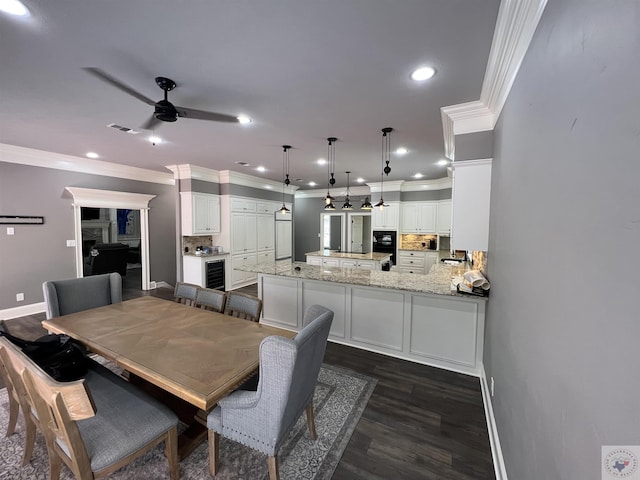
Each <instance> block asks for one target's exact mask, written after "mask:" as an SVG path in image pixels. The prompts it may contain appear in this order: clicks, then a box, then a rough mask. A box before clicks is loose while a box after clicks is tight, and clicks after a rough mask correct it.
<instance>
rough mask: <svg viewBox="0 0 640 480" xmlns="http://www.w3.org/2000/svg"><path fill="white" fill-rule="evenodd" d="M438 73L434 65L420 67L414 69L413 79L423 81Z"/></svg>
mask: <svg viewBox="0 0 640 480" xmlns="http://www.w3.org/2000/svg"><path fill="white" fill-rule="evenodd" d="M435 74H436V70H435V68H433V67H420V68H417V69H415V70H414V71H413V73H412V74H411V79H412V80H415V81H416V82H422V81H424V80H429V79H430V78H431V77H433V76H434V75H435Z"/></svg>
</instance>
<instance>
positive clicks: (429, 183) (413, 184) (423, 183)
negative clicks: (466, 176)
mask: <svg viewBox="0 0 640 480" xmlns="http://www.w3.org/2000/svg"><path fill="white" fill-rule="evenodd" d="M452 185H453V182H452V181H451V179H450V178H448V177H443V178H437V179H435V180H415V181H413V180H412V181H410V182H404V183H403V184H402V189H401V191H402V192H423V191H425V190H445V189H447V188H451V187H452ZM385 190H386V188H385Z"/></svg>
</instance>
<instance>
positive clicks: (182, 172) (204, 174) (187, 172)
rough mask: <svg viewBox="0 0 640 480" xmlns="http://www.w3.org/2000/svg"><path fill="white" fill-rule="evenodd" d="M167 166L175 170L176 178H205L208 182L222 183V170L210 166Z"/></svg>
mask: <svg viewBox="0 0 640 480" xmlns="http://www.w3.org/2000/svg"><path fill="white" fill-rule="evenodd" d="M165 168H167V169H169V170H171V171H172V172H173V176H174V178H175V179H176V180H178V179H179V180H185V179H190V178H192V179H195V180H204V181H206V182H214V183H220V172H218V171H217V170H212V169H210V168H205V167H199V166H197V165H190V164H186V163H185V164H181V165H167V166H166V167H165Z"/></svg>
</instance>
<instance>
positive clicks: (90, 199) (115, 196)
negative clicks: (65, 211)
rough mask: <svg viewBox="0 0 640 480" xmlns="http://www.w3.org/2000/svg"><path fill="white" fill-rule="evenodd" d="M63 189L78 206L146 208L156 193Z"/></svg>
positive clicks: (78, 188)
mask: <svg viewBox="0 0 640 480" xmlns="http://www.w3.org/2000/svg"><path fill="white" fill-rule="evenodd" d="M65 190H66V191H67V192H69V193H70V194H71V195H72V196H73V204H74V205H76V206H78V207H95V208H121V209H124V208H130V209H132V210H146V209H148V208H149V202H150V201H151V200H152V199H153V198H155V197H156V195H147V194H143V193H130V192H115V191H113V190H97V189H95V188H80V187H65Z"/></svg>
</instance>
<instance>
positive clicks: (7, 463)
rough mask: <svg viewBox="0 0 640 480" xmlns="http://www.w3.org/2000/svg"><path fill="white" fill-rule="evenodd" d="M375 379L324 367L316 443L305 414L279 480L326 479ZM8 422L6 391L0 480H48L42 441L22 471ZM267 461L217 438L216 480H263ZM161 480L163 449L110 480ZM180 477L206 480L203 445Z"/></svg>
mask: <svg viewBox="0 0 640 480" xmlns="http://www.w3.org/2000/svg"><path fill="white" fill-rule="evenodd" d="M375 385H376V380H375V379H373V378H371V377H367V376H365V375H361V374H359V373H356V372H354V371H351V370H347V369H344V368H339V367H334V366H330V365H326V364H325V365H323V366H322V369H321V370H320V375H319V377H318V385H317V387H316V392H315V395H314V397H313V406H314V411H315V418H316V430H317V432H318V440H317V441H315V442H314V441H313V440H311V438H310V437H309V432H308V430H307V425H306V416H305V415H304V414H303V415H302V416H301V417H300V419H299V420H298V422H297V423H296V425H295V427H294V428H293V430H292V431H291V433H290V435H289V436H288V438H287V440H286V441H285V443H284V444H283V446H282V448H281V450H280V455H279V459H280V478H281V479H282V480H299V479H307V480H328V479H330V478H331V476H332V474H333V472H334V470H335V468H336V466H337V465H338V462H339V461H340V457H341V456H342V453H343V452H344V450H345V448H346V446H347V444H348V443H349V439H350V438H351V434H352V433H353V431H354V429H355V427H356V424H357V423H358V420H359V419H360V416H361V415H362V412H363V411H364V409H365V407H366V405H367V402H368V401H369V397H370V396H371V393H372V392H373V389H374V388H375ZM8 421H9V404H8V400H7V390H6V388H3V389H2V390H0V479H2V480H8V479H11V480H34V479H43V480H45V479H46V478H47V477H48V457H47V450H46V446H45V443H44V438H43V437H42V435H41V434H40V433H38V435H37V437H36V445H35V449H34V453H33V457H32V460H31V463H30V464H28V465H27V466H25V467H21V466H20V465H21V460H22V452H23V448H24V424H23V420H22V413H21V414H20V420H19V421H18V426H17V428H16V432H15V433H14V434H13V435H12V436H10V437H5V434H6V430H7V423H8ZM268 477H269V474H268V471H267V461H266V457H265V456H264V455H262V454H260V453H258V452H256V451H254V450H251V449H250V448H248V447H245V446H243V445H240V444H238V443H235V442H233V441H231V440H227V439H225V438H221V441H220V472H219V473H218V475H216V480H249V479H250V480H254V479H255V480H267V479H268ZM61 478H62V479H63V480H71V479H73V478H74V476H73V474H72V473H71V471H70V470H68V469H67V468H66V466H65V467H63V469H62V475H61ZM134 478H135V479H154V480H155V479H165V478H169V471H168V467H167V460H166V458H165V457H164V452H163V445H160V446H158V447H156V448H155V449H154V450H152V451H151V452H149V453H147V454H146V455H144V456H142V457H140V458H139V459H137V460H136V461H134V462H133V463H131V464H130V465H128V466H127V467H124V468H122V469H120V470H118V471H117V472H115V473H114V474H113V475H111V476H109V479H114V480H124V479H134ZM180 478H181V479H185V480H190V479H191V480H204V479H210V478H211V476H210V474H209V458H208V450H207V443H206V442H204V443H203V444H201V445H200V446H199V447H198V448H197V449H196V450H195V451H194V452H193V453H192V454H191V455H190V456H189V457H187V458H186V459H185V460H183V461H182V462H181V463H180Z"/></svg>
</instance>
